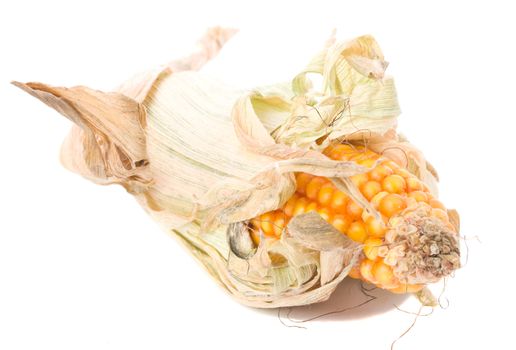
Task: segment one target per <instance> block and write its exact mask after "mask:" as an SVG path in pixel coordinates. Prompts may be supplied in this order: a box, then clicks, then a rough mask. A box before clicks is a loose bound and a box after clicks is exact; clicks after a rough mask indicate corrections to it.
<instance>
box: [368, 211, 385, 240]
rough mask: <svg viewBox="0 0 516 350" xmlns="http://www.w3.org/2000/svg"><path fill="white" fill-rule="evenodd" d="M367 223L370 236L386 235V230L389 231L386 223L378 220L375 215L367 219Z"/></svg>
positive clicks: (379, 236)
mask: <svg viewBox="0 0 516 350" xmlns="http://www.w3.org/2000/svg"><path fill="white" fill-rule="evenodd" d="M365 224H366V229H367V234H368V235H369V236H373V237H378V238H381V237H384V236H385V232H386V231H387V228H386V227H385V224H384V223H383V222H382V221H380V220H376V219H375V218H374V217H373V216H369V217H367V219H366V220H365Z"/></svg>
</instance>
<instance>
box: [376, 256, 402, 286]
mask: <svg viewBox="0 0 516 350" xmlns="http://www.w3.org/2000/svg"><path fill="white" fill-rule="evenodd" d="M371 272H372V274H373V276H374V279H375V280H376V281H377V283H378V284H380V285H381V286H382V287H384V288H396V287H398V285H399V283H398V281H397V280H396V277H394V273H393V272H392V267H390V266H389V265H386V264H385V263H384V262H383V260H381V259H380V260H378V261H376V262H375V263H374V265H373V268H372V270H371Z"/></svg>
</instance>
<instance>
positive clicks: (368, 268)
mask: <svg viewBox="0 0 516 350" xmlns="http://www.w3.org/2000/svg"><path fill="white" fill-rule="evenodd" d="M373 266H374V261H372V260H369V259H364V260H362V262H361V263H360V275H362V278H363V279H364V280H366V281H367V282H370V283H374V284H376V279H375V277H374V275H373Z"/></svg>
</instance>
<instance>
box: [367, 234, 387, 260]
mask: <svg viewBox="0 0 516 350" xmlns="http://www.w3.org/2000/svg"><path fill="white" fill-rule="evenodd" d="M382 244H383V239H381V238H375V237H369V238H368V239H366V240H365V241H364V254H365V256H366V257H367V258H368V259H369V260H376V258H377V257H378V247H380V246H381V245H382Z"/></svg>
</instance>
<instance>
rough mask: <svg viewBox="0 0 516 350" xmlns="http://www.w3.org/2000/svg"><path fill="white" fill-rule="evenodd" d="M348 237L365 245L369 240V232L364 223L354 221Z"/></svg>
mask: <svg viewBox="0 0 516 350" xmlns="http://www.w3.org/2000/svg"><path fill="white" fill-rule="evenodd" d="M347 235H348V237H349V238H351V239H352V240H354V241H355V242H359V243H363V242H364V241H365V240H366V238H367V230H366V227H365V225H364V223H363V222H361V221H354V222H352V223H351V225H349V228H348V231H347Z"/></svg>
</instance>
